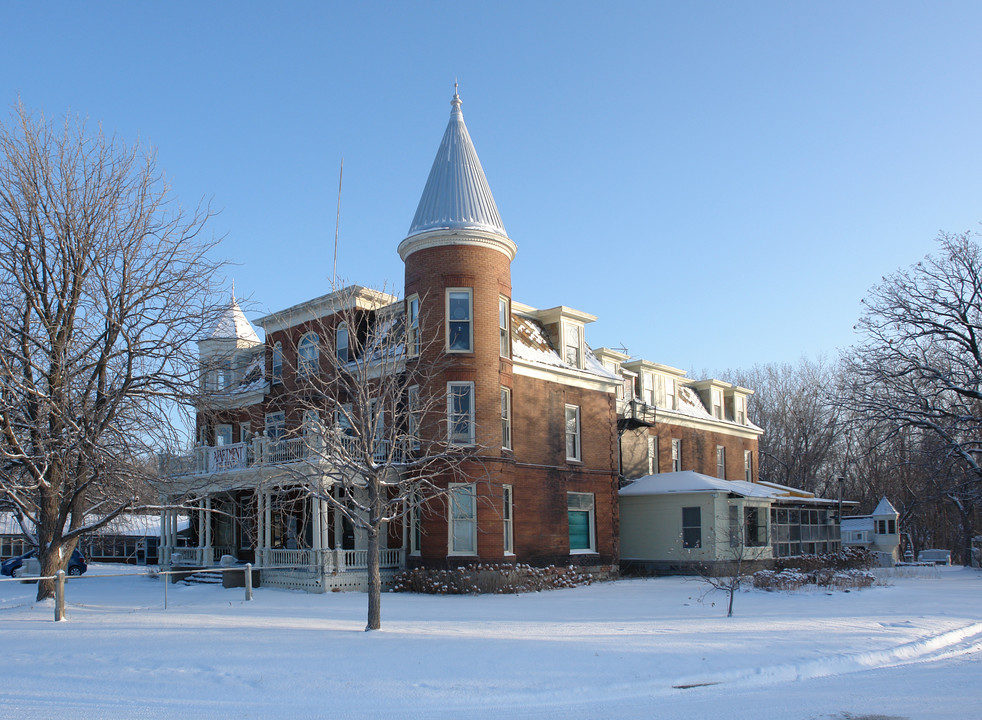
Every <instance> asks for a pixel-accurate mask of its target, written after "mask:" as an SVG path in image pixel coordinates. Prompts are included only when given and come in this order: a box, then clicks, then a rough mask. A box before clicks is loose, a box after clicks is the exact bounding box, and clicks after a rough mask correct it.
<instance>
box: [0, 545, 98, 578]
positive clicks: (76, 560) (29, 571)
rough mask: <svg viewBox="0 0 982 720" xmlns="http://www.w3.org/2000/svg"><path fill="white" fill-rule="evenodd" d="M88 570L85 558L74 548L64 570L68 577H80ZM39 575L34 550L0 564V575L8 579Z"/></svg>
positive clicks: (39, 570) (39, 571)
mask: <svg viewBox="0 0 982 720" xmlns="http://www.w3.org/2000/svg"><path fill="white" fill-rule="evenodd" d="M88 569H89V566H88V565H86V563H85V556H84V555H82V553H81V552H80V551H79V549H78V548H75V551H74V552H73V553H72V557H71V559H70V560H69V561H68V567H67V568H65V572H66V573H67V574H69V575H81V574H82V573H84V572H85V571H86V570H88ZM40 574H41V563H40V562H39V561H38V559H37V551H36V550H31V551H30V552H26V553H24V554H23V555H18V556H17V557H12V558H10V559H9V560H4V561H3V563H0V575H7V576H8V577H37V576H38V575H40Z"/></svg>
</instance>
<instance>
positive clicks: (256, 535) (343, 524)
mask: <svg viewBox="0 0 982 720" xmlns="http://www.w3.org/2000/svg"><path fill="white" fill-rule="evenodd" d="M234 475H235V476H236V477H234V478H227V480H228V482H216V481H217V480H218V478H211V480H212V482H210V483H209V484H208V486H207V487H203V488H200V489H197V490H195V491H193V493H192V491H190V490H187V491H185V492H183V493H181V495H180V496H176V495H172V496H169V497H165V498H162V499H163V502H162V505H164V506H167V507H166V509H164V510H163V511H162V512H161V514H160V528H161V531H160V565H161V567H162V568H165V569H180V568H188V569H200V568H209V567H219V566H222V565H225V566H233V567H234V566H236V565H242V564H245V563H251V564H252V565H253V567H254V568H255V569H257V570H259V571H260V575H261V582H262V583H263V584H264V585H266V586H272V587H283V588H290V589H302V590H307V591H310V592H326V591H329V590H364V589H366V588H367V585H368V550H367V536H366V534H365V533H364V531H362V530H360V529H358V528H356V527H353V526H352V524H351V523H350V522H349V521H348V519H347V518H345V517H344V516H343V514H342V513H341V512H339V511H338V510H337V509H335V508H333V507H331V503H330V501H328V500H326V499H324V498H318V497H311V496H310V495H309V494H307V493H306V492H304V491H303V490H302V489H301V486H300V485H299V484H298V483H296V482H295V481H294V482H291V481H289V480H284V479H282V478H281V479H280V480H276V479H273V478H269V477H264V476H260V475H259V474H255V473H250V472H248V471H246V472H241V471H240V472H238V473H234ZM246 475H254V477H245V476H246ZM324 492H325V493H326V492H332V493H334V494H333V495H332V497H340V495H339V493H340V492H341V489H340V488H339V487H333V488H332V487H325V488H324ZM189 496H193V498H194V499H193V500H191V501H188V500H187V498H188V497H189ZM182 499H183V501H184V502H183V506H184V507H183V509H181V510H178V506H180V505H181V504H182V503H181V502H179V501H180V500H182ZM189 502H190V505H191V509H190V515H191V532H190V534H189V536H188V538H187V539H186V540H185V539H184V538H180V539H178V536H177V533H176V518H177V517H178V513H179V512H180V513H187V512H188V504H189ZM393 530H395V532H391V531H390V532H389V533H387V534H386V535H384V536H383V537H382V538H381V543H382V549H381V550H380V551H379V559H380V566H381V570H382V582H383V586H384V585H386V584H388V583H390V582H391V581H392V578H393V577H394V576H395V574H396V573H397V572H398V571H400V570H402V569H403V568H405V565H406V550H405V548H406V532H405V530H404V529H403V528H393Z"/></svg>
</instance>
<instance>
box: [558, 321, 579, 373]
mask: <svg viewBox="0 0 982 720" xmlns="http://www.w3.org/2000/svg"><path fill="white" fill-rule="evenodd" d="M563 360H565V361H566V363H567V364H568V365H572V366H573V367H575V368H582V367H583V326H582V325H578V324H577V323H571V322H564V323H563Z"/></svg>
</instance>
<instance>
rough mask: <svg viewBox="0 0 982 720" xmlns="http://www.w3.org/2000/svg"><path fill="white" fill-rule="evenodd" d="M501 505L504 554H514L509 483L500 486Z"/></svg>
mask: <svg viewBox="0 0 982 720" xmlns="http://www.w3.org/2000/svg"><path fill="white" fill-rule="evenodd" d="M501 495H502V506H501V526H502V530H503V532H504V546H505V555H514V554H515V535H514V529H513V526H512V517H513V508H512V490H511V485H502V486H501Z"/></svg>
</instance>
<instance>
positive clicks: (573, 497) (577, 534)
mask: <svg viewBox="0 0 982 720" xmlns="http://www.w3.org/2000/svg"><path fill="white" fill-rule="evenodd" d="M566 514H567V517H568V519H569V552H570V554H571V555H575V554H577V553H592V552H596V551H597V545H596V541H595V538H596V534H597V533H596V515H595V513H594V498H593V494H592V493H577V492H568V493H566Z"/></svg>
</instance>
